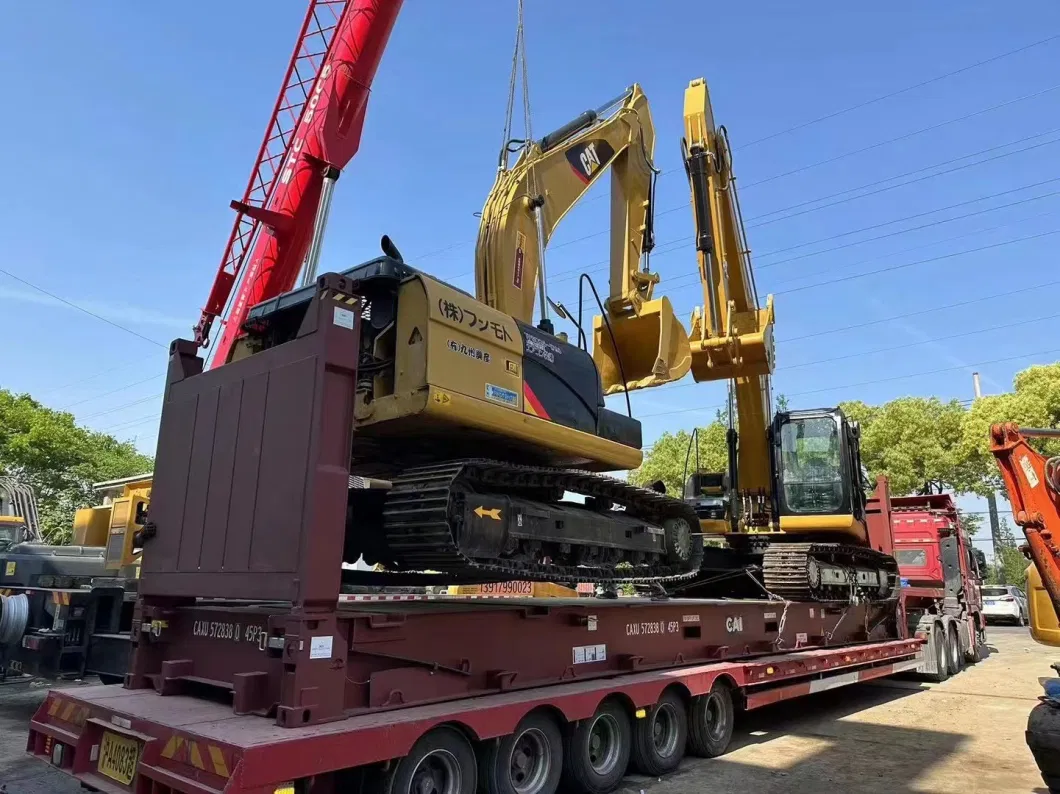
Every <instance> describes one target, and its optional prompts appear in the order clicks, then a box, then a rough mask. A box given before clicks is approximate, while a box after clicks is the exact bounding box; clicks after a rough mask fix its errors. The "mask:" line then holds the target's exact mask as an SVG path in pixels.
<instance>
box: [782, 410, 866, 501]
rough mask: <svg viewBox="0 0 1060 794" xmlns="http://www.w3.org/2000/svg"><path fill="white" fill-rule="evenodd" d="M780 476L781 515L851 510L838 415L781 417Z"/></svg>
mask: <svg viewBox="0 0 1060 794" xmlns="http://www.w3.org/2000/svg"><path fill="white" fill-rule="evenodd" d="M775 437H779V446H780V448H779V450H778V457H779V463H780V465H779V466H778V472H777V474H778V479H779V480H780V482H779V485H780V488H779V491H780V493H779V496H780V501H781V504H780V509H781V514H782V515H829V514H837V513H849V512H850V510H851V505H850V493H849V489H848V488H847V486H846V481H847V478H846V474H845V472H846V465H845V457H846V456H845V447H846V445H845V443H844V438H843V428H842V425H841V422H840V421H839V419H838V417H836V416H835V415H817V416H807V417H794V416H788V417H784V418H783V419H781V421H780V427H779V433H778V434H777V436H775Z"/></svg>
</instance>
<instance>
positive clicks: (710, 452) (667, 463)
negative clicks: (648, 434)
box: [629, 417, 729, 496]
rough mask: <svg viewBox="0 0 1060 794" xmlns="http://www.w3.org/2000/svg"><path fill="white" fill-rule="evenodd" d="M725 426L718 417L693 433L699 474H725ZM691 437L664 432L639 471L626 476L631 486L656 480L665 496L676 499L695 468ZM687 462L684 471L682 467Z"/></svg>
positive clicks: (635, 470)
mask: <svg viewBox="0 0 1060 794" xmlns="http://www.w3.org/2000/svg"><path fill="white" fill-rule="evenodd" d="M726 429H727V425H726V424H724V423H723V422H722V421H721V419H720V417H719V418H718V419H715V420H714V421H713V422H711V423H710V424H709V425H707V426H706V427H701V428H699V430H698V432H697V433H696V441H697V444H696V446H697V447H698V448H699V468H700V469H702V470H703V471H727V470H728V468H729V454H728V451H727V449H726V445H725V431H726ZM691 440H692V434H691V433H689V432H688V431H686V430H679V431H677V432H676V433H670V432H666V433H663V434H662V435H661V436H659V438H658V439H657V440H656V441H655V443H654V444H652V447H651V450H650V451H649V452H648V454H647V455H645V457H644V462H643V463H642V464H641V465H640V467H639V468H636V469H634V470H633V471H631V472H630V473H629V481H630V482H632V483H633V484H634V485H647V484H649V483H653V482H655V481H656V480H662V481H663V482H664V483H665V484H666V492H667V493H669V494H674V495H678V496H680V495H681V494H683V493H684V483H685V479H687V478H688V476H689V475H690V474H692V472H693V471H695V468H696V450H695V449H692V448H691ZM686 458H687V461H688V463H687V467H686V464H685V461H686Z"/></svg>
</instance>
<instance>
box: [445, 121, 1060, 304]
mask: <svg viewBox="0 0 1060 794" xmlns="http://www.w3.org/2000/svg"><path fill="white" fill-rule="evenodd" d="M1051 132H1060V128H1057V129H1056V130H1052V131H1051ZM1046 134H1050V133H1042V134H1041V135H1046ZM1041 135H1033V136H1030V138H1039V137H1041ZM1022 140H1029V138H1028V139H1022ZM1020 142H1022V141H1012V142H1010V143H1006V144H1001V145H1000V146H994V147H991V148H990V149H983V150H981V151H979V152H974V153H973V154H970V155H965V156H963V157H958V158H954V159H952V160H947V161H944V162H942V163H936V164H934V165H929V166H925V167H924V168H921V169H916V170H914V171H909V172H906V173H905V174H900V175H898V176H893V177H888V178H886V179H881V180H877V181H876V182H870V183H868V184H866V185H861V186H859V187H856V188H850V189H849V190H843V191H840V192H838V193H832V194H829V195H827V196H821V197H820V198H816V199H811V200H809V201H802V202H799V203H797V204H792V205H790V206H788V207H782V208H780V209H778V210H773V211H771V212H767V213H763V214H761V215H755V216H752V217H750V218H748V219H747V223H748V226H747V228H748V229H756V228H758V227H760V226H767V225H769V224H771V223H777V222H779V221H785V220H788V219H790V218H796V217H799V216H802V215H807V214H809V213H811V212H817V211H819V210H823V209H828V208H829V207H835V206H839V205H846V204H847V203H848V202H850V201H856V200H857V199H861V198H868V197H869V196H875V195H877V194H879V193H885V192H887V191H889V190H896V189H898V188H901V187H907V186H908V185H913V184H917V183H919V182H924V181H926V180H928V179H934V178H935V177H939V176H945V175H946V174H951V173H954V172H955V171H961V170H964V169H965V168H972V167H973V166H978V165H982V164H983V163H989V162H992V161H994V160H1000V159H1002V158H1005V157H1011V156H1012V155H1016V154H1022V153H1023V152H1027V151H1030V150H1032V149H1038V148H1041V147H1042V146H1048V145H1051V144H1054V143H1060V138H1057V139H1055V140H1051V141H1045V142H1043V143H1038V144H1035V145H1033V146H1027V147H1024V148H1023V149H1016V150H1015V151H1012V152H1006V153H1004V154H999V155H997V156H995V157H988V158H986V159H984V160H977V161H976V162H973V163H967V164H965V165H962V166H958V167H956V168H950V169H947V170H945V171H939V172H937V173H934V174H927V175H925V176H922V177H919V178H917V179H911V180H909V181H907V182H901V183H899V184H896V185H888V186H886V187H882V188H880V189H879V190H873V191H870V192H867V193H862V194H861V195H857V196H850V197H849V198H845V199H843V200H841V201H833V202H831V203H830V204H822V205H820V206H817V207H809V208H808V209H804V210H802V211H801V212H793V213H791V214H790V215H785V216H783V217H780V218H772V219H771V220H765V221H762V222H761V223H752V222H753V221H757V220H760V219H763V218H768V217H769V216H770V215H775V214H777V213H780V212H786V211H788V210H793V209H798V208H799V207H805V206H807V205H809V204H814V203H816V202H819V201H825V200H827V199H831V198H836V197H839V196H845V195H847V194H849V193H852V192H856V191H858V190H863V189H865V188H870V187H875V186H877V185H882V184H883V183H885V182H890V181H893V180H894V179H900V178H902V177H905V176H911V175H914V174H917V173H921V172H923V171H929V170H931V169H934V168H938V167H939V166H940V165H946V164H948V163H953V162H957V161H958V160H964V159H967V158H968V157H974V156H977V155H980V154H984V153H986V152H989V151H993V150H996V149H1001V148H1004V147H1006V146H1012V145H1014V144H1015V143H1020ZM1053 181H1055V180H1051V179H1050V180H1046V181H1045V182H1037V183H1032V184H1030V185H1024V186H1023V187H1020V188H1015V189H1014V190H1013V191H1005V192H1015V191H1019V190H1027V189H1029V188H1032V187H1037V186H1039V185H1043V184H1048V183H1050V182H1053ZM1005 192H1002V193H999V194H996V195H1004V193H1005ZM987 198H990V196H983V197H982V198H980V199H975V200H972V201H969V202H963V203H974V202H975V201H983V200H985V199H987ZM952 206H953V207H957V206H961V205H960V204H955V205H952ZM686 207H687V204H681V205H678V206H676V207H671V208H670V209H666V210H663V211H662V212H658V213H656V216H659V215H666V214H668V213H671V212H677V211H678V210H681V209H685V208H686ZM943 209H948V208H946V207H943V208H939V209H938V210H932V211H931V212H941V211H942V210H943ZM923 214H931V213H930V212H928V213H923ZM910 217H916V216H910ZM870 228H871V227H870ZM608 231H609V230H608V229H605V230H604V231H602V232H597V233H595V235H601V234H606V233H607V232H608ZM595 235H588V236H587V237H582V238H579V240H584V239H588V237H591V236H595ZM575 242H576V241H575ZM659 245H660V246H661V247H662V250H660V249H659V248H658V247H657V248H656V250H655V251H654V252H653V256H659V255H660V254H668V253H671V252H673V251H676V250H678V249H682V248H692V246H693V242H692V239H691V235H682V236H681V237H675V238H674V239H672V240H667V241H665V242H663V243H660V244H659ZM556 247H557V248H558V247H562V246H556ZM550 250H551V249H550ZM780 250H788V249H780ZM770 253H779V251H771V252H770ZM763 256H764V254H763ZM608 264H610V260H608V259H601V260H598V261H596V262H592V263H591V264H589V265H586V266H584V267H582V266H579V267H573V268H567V269H566V270H557V271H555V273H554V274H553V277H552V278H551V279H550V281H551V282H553V283H554V282H556V281H568V280H570V279H572V278H578V277H579V276H580V275H581V273H582V272H586V273H594V272H596V271H598V270H602V269H604V267H605V266H607V265H608ZM769 266H770V264H769V263H767V264H766V265H758V266H756V267H769ZM473 272H474V271H468V272H466V273H462V274H460V276H457V278H461V277H463V276H466V275H471V274H473ZM668 286H672V283H671V282H668Z"/></svg>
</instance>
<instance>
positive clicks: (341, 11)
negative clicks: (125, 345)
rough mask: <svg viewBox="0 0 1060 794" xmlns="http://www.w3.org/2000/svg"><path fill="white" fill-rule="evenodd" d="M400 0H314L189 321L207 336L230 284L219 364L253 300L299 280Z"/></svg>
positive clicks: (351, 150) (202, 339)
mask: <svg viewBox="0 0 1060 794" xmlns="http://www.w3.org/2000/svg"><path fill="white" fill-rule="evenodd" d="M400 8H401V0H311V2H310V4H309V10H308V11H307V13H306V17H305V21H304V22H303V23H302V29H301V31H300V33H299V36H298V43H297V45H296V46H295V51H294V55H293V56H292V57H291V62H290V65H289V66H288V67H287V72H286V74H285V76H284V81H283V87H282V88H281V90H280V95H279V98H278V99H277V101H276V105H275V107H274V109H273V113H272V117H271V119H270V120H269V125H268V127H267V128H266V132H265V138H264V140H263V141H262V144H261V147H260V149H259V150H258V157H257V160H256V161H255V164H254V168H253V169H252V171H251V174H250V180H249V182H248V183H247V189H246V191H245V192H244V194H243V199H242V200H241V201H233V202H232V208H233V209H235V210H236V211H237V215H236V220H235V224H234V226H233V228H232V233H231V235H230V236H229V239H228V245H227V247H226V248H225V253H224V256H223V257H222V259H221V264H220V266H219V268H218V271H217V276H216V277H215V280H214V284H213V287H212V288H211V290H210V294H209V297H208V298H207V301H206V305H205V307H204V308H203V311H202V316H201V318H200V320H199V324H198V326H196V329H195V341H196V342H198V343H199V344H206V343H207V342H208V338H209V336H210V329H211V325H212V323H213V321H214V320H215V318H217V317H218V316H220V315H221V314H222V312H223V311H224V308H225V304H226V303H227V302H228V299H229V297H230V295H231V292H232V287H233V285H234V284H236V283H237V282H238V284H239V286H238V289H237V290H236V293H235V295H234V297H233V300H232V306H231V310H230V311H229V313H228V316H227V318H226V319H225V321H224V328H223V330H222V332H221V337H220V339H219V340H217V343H216V349H215V351H214V356H213V365H214V366H217V365H219V364H223V363H225V361H226V360H227V359H228V355H229V352H230V350H231V347H232V344H233V342H234V341H235V339H236V337H237V336H238V334H239V333H240V327H241V326H242V324H243V321H244V320H245V318H246V313H247V311H249V309H250V307H252V306H253V305H254V304H256V303H259V302H261V301H263V300H267V299H268V298H272V297H275V296H276V295H279V294H280V293H282V292H286V291H287V290H289V289H291V288H292V287H294V286H295V280H296V279H297V277H298V272H299V270H300V269H301V267H302V262H303V260H304V259H305V255H306V250H307V249H308V246H309V240H310V237H311V235H312V232H313V225H314V220H315V216H316V210H317V204H318V202H319V198H320V190H321V186H322V185H323V181H324V175H325V173H326V172H328V171H332V170H334V171H341V170H342V169H343V168H344V167H345V166H346V164H347V163H348V162H349V161H350V159H351V158H352V157H353V156H354V155H355V154H356V153H357V149H358V147H359V146H360V143H361V130H362V127H363V125H364V114H365V108H366V105H367V102H368V95H369V93H370V91H371V87H372V79H373V78H374V77H375V72H376V69H377V68H378V66H379V61H380V60H381V58H382V56H383V50H384V49H385V47H386V44H387V41H388V39H389V37H390V31H391V29H392V28H393V26H394V21H395V20H396V19H397V15H398V11H399V10H400Z"/></svg>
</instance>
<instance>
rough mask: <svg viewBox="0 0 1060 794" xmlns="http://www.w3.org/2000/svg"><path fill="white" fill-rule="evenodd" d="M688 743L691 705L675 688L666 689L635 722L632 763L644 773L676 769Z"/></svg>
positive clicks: (657, 774)
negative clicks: (687, 705)
mask: <svg viewBox="0 0 1060 794" xmlns="http://www.w3.org/2000/svg"><path fill="white" fill-rule="evenodd" d="M687 746H688V709H686V708H685V702H684V701H683V700H682V699H681V697H680V695H678V694H677V693H676V692H674V691H672V690H671V691H668V692H664V693H663V696H662V697H661V698H659V702H658V703H656V704H655V705H654V706H652V707H651V708H650V709H648V714H647V716H646V717H644V718H643V719H638V720H637V721H636V722H634V723H633V747H632V748H631V751H630V763H631V764H632V765H633V768H634V769H636V770H637V771H638V772H640V773H641V774H642V775H651V776H652V777H658V776H659V775H665V774H666V773H667V772H673V771H674V770H675V769H677V765H678V764H680V763H681V759H682V758H684V756H685V748H686V747H687Z"/></svg>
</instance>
